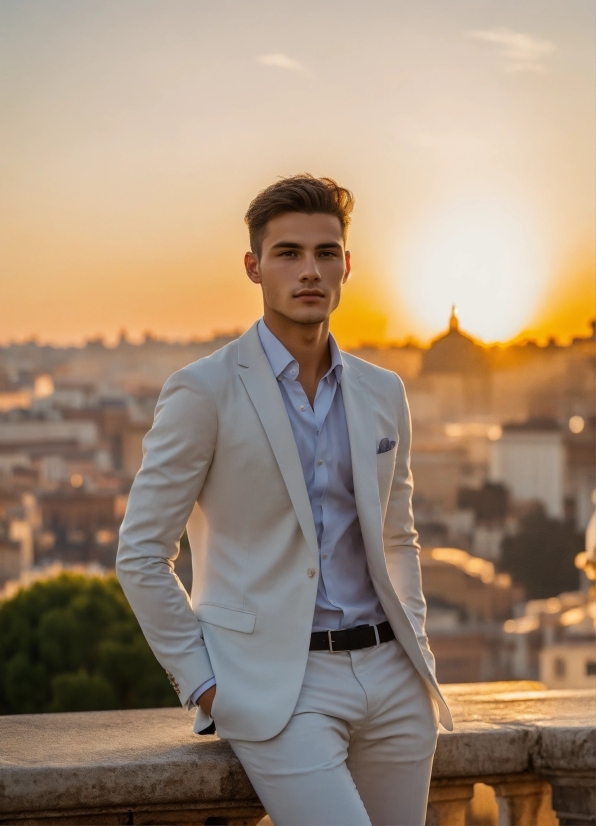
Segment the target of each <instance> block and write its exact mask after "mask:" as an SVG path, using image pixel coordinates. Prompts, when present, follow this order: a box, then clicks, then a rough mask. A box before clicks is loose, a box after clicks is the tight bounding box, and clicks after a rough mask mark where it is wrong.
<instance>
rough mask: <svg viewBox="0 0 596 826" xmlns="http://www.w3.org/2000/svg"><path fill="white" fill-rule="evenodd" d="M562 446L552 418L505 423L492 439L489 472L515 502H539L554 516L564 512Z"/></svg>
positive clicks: (558, 429) (557, 516) (548, 513)
mask: <svg viewBox="0 0 596 826" xmlns="http://www.w3.org/2000/svg"><path fill="white" fill-rule="evenodd" d="M565 464H566V457H565V446H564V442H563V431H562V429H561V427H560V425H558V424H557V422H555V421H553V420H548V419H546V420H540V419H535V420H529V421H527V422H524V423H523V424H507V425H505V426H504V427H503V435H502V436H501V438H500V439H498V440H497V441H495V442H493V445H492V452H491V457H490V471H489V476H490V479H491V481H492V482H500V483H502V484H503V485H505V486H506V488H507V489H508V490H509V492H510V494H511V496H512V498H513V499H514V500H517V501H518V502H540V503H541V504H542V505H543V506H544V509H545V511H546V514H547V515H548V516H550V517H551V518H554V519H561V518H562V517H563V515H564V497H565Z"/></svg>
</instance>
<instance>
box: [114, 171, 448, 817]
mask: <svg viewBox="0 0 596 826" xmlns="http://www.w3.org/2000/svg"><path fill="white" fill-rule="evenodd" d="M352 207H353V197H352V195H351V193H350V192H348V190H346V189H344V188H342V187H340V186H338V185H337V184H336V183H335V182H334V181H332V180H330V179H328V178H321V179H317V178H313V177H312V176H310V175H299V176H296V177H293V178H286V179H284V180H281V181H279V182H278V183H275V184H273V185H272V186H270V187H268V188H267V189H265V190H264V191H263V192H261V193H260V194H259V195H258V196H257V197H256V198H255V200H254V201H253V202H252V203H251V205H250V207H249V210H248V212H247V214H246V221H247V224H248V228H249V233H250V245H251V252H248V253H247V254H246V256H245V267H246V273H247V275H248V277H249V278H250V279H251V281H253V282H254V283H255V284H258V285H260V287H261V290H262V293H263V305H264V313H263V318H262V319H260V320H259V321H258V322H257V323H255V324H254V325H253V326H252V327H251V328H250V329H249V330H248V331H247V332H246V333H244V335H242V336H241V337H240V338H239V339H238V340H237V341H234V342H232V343H231V344H229V345H227V346H226V347H224V348H222V349H221V350H219V351H218V352H216V353H214V354H213V355H211V356H209V357H207V358H204V359H201V360H200V361H198V362H196V363H194V364H191V365H189V366H188V367H185V368H184V369H183V370H180V371H179V372H178V373H176V374H174V375H173V376H172V377H171V378H170V379H168V381H167V382H166V384H165V386H164V388H163V392H162V394H161V397H160V400H159V403H158V405H157V409H156V413H155V422H154V425H153V428H152V430H151V431H150V432H149V433H148V435H147V436H146V438H145V442H144V450H145V455H144V459H143V466H142V468H141V470H140V471H139V473H138V475H137V477H136V479H135V482H134V485H133V487H132V490H131V494H130V499H129V503H128V508H127V511H126V516H125V519H124V522H123V525H122V530H121V537H120V547H119V550H118V560H117V571H118V576H119V578H120V582H121V583H122V586H123V588H124V591H125V593H126V595H127V597H128V599H129V600H130V603H131V605H132V607H133V609H134V611H135V613H136V615H137V617H138V619H139V622H140V624H141V627H142V629H143V631H144V633H145V635H146V637H147V639H148V641H149V644H150V645H151V647H152V649H153V651H154V652H155V655H156V657H157V658H158V660H159V661H160V663H161V664H162V665H163V666H164V668H165V669H166V670H167V672H168V676H169V677H170V680H171V682H172V684H173V686H174V688H175V689H176V691H177V692H178V694H179V696H180V700H181V702H182V703H183V704H184V705H187V706H190V705H192V704H194V703H197V704H198V708H197V715H196V722H195V731H197V732H201V731H205V730H206V729H207V727H208V726H209V725H210V723H211V722H212V719H213V720H214V721H215V723H216V724H217V730H218V733H219V734H220V735H221V736H222V737H226V738H228V740H229V742H230V744H231V746H232V749H233V750H234V752H235V753H236V755H237V756H238V758H239V759H240V761H241V762H242V764H243V766H244V768H245V770H246V772H247V774H248V776H249V778H250V780H251V781H252V783H253V786H254V788H255V790H256V792H257V793H258V795H259V797H260V798H261V801H262V802H263V805H264V806H265V808H266V810H267V811H268V813H269V814H270V816H271V818H272V820H273V822H274V824H275V826H289V825H290V824H293V826H371V824H374V826H398V824H399V825H400V826H421V824H423V823H424V820H425V811H426V802H427V795H428V785H429V781H430V771H431V764H432V758H433V753H434V750H435V744H436V735H437V724H438V717H440V720H441V722H442V723H443V725H445V726H446V727H447V728H450V727H451V718H450V715H449V711H448V709H447V706H446V705H445V702H444V700H443V698H442V696H441V693H440V691H439V687H438V685H437V682H436V679H435V676H434V660H433V656H432V654H431V652H430V650H429V647H428V640H427V638H426V635H425V632H424V621H425V608H426V606H425V602H424V597H423V595H422V589H421V582H420V565H419V557H418V550H419V548H418V544H417V534H416V532H415V530H414V524H413V518H412V507H411V497H412V477H411V473H410V420H409V414H408V408H407V403H406V399H405V393H404V388H403V385H402V383H401V381H400V379H399V378H398V377H397V376H396V375H395V374H394V373H391V372H389V371H387V370H382V369H380V368H378V367H375V366H373V365H371V364H369V363H367V362H364V361H361V360H360V359H357V358H355V357H354V356H351V355H349V354H347V353H342V352H340V350H339V349H338V347H337V344H336V343H335V340H334V339H333V337H332V336H331V334H330V333H329V317H330V315H331V313H332V312H333V311H334V310H335V309H336V307H337V305H338V304H339V300H340V296H341V290H342V286H343V285H344V283H345V282H346V280H347V278H348V276H349V273H350V254H349V252H347V251H346V249H345V241H346V233H347V229H348V224H349V221H350V213H351V211H352ZM185 526H186V527H187V530H188V536H189V540H190V545H191V548H192V554H193V587H192V599H191V600H190V601H189V600H188V597H187V595H186V592H185V591H184V589H183V587H182V585H181V584H180V582H179V580H178V579H177V577H176V575H175V573H174V565H173V562H174V560H175V558H176V556H177V554H178V540H179V539H180V536H181V534H182V532H183V530H184V528H185ZM385 551H388V552H390V553H391V554H393V555H394V556H396V557H397V559H398V575H397V578H396V579H395V581H394V582H393V584H392V582H391V581H390V579H389V576H388V573H387V567H386V565H385ZM207 730H208V729H207Z"/></svg>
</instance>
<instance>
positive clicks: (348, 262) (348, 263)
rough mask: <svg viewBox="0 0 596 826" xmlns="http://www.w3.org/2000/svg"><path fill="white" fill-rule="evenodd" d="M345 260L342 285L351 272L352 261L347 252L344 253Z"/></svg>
mask: <svg viewBox="0 0 596 826" xmlns="http://www.w3.org/2000/svg"><path fill="white" fill-rule="evenodd" d="M345 259H346V268H345V270H344V277H343V278H342V280H341V283H342V284H345V283H346V281H347V280H348V278H349V277H350V273H351V272H352V259H351V257H350V252H349V250H346V252H345Z"/></svg>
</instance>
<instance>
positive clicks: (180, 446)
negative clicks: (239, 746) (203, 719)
mask: <svg viewBox="0 0 596 826" xmlns="http://www.w3.org/2000/svg"><path fill="white" fill-rule="evenodd" d="M216 437H217V412H216V406H215V401H214V399H213V396H212V394H211V391H210V389H209V388H208V387H204V386H203V385H202V384H201V383H200V381H199V380H198V379H197V378H196V377H195V376H194V375H192V374H190V372H189V371H188V370H187V369H184V370H181V371H180V372H178V373H175V374H174V375H173V376H171V377H170V378H169V379H168V381H167V382H166V383H165V385H164V387H163V390H162V392H161V395H160V398H159V401H158V403H157V407H156V410H155V419H154V422H153V427H152V428H151V430H150V431H149V433H148V434H147V435H146V436H145V439H144V440H143V463H142V465H141V469H140V470H139V472H138V474H137V476H136V478H135V480H134V483H133V485H132V489H131V491H130V496H129V499H128V505H127V508H126V513H125V516H124V520H123V522H122V527H121V529H120V543H119V547H118V555H117V559H116V573H117V576H118V579H119V580H120V583H121V585H122V588H123V590H124V593H125V594H126V597H127V598H128V601H129V602H130V605H131V607H132V609H133V611H134V613H135V614H136V616H137V619H138V621H139V624H140V626H141V629H142V630H143V633H144V635H145V637H146V639H147V642H148V643H149V645H150V646H151V649H152V650H153V653H154V654H155V656H156V657H157V659H158V661H159V662H160V663H161V665H162V666H163V667H164V668H165V669H166V672H167V673H168V677H169V679H170V682H171V683H172V685H173V686H174V688H175V689H176V691H177V693H178V695H179V697H180V701H181V703H182V704H183V705H186V704H187V703H188V701H189V698H190V696H191V694H192V692H193V691H194V690H195V689H196V687H197V686H198V685H201V683H204V682H205V681H207V680H209V679H211V678H212V677H213V670H212V668H211V663H210V661H209V656H208V653H207V649H206V648H205V643H204V642H203V636H202V633H201V626H200V624H199V622H198V620H197V618H196V617H195V615H194V612H193V610H192V607H191V604H190V600H189V597H188V594H187V593H186V591H185V589H184V587H183V585H182V583H181V582H180V580H179V579H178V577H177V576H176V574H175V573H174V560H175V559H176V557H177V556H178V553H179V550H180V544H179V540H180V537H181V535H182V533H183V531H184V528H185V525H186V523H187V521H188V518H189V516H190V513H191V511H192V508H193V506H194V504H195V502H196V500H197V497H198V495H199V493H200V491H201V489H202V487H203V484H204V481H205V478H206V476H207V473H208V471H209V467H210V464H211V460H212V457H213V452H214V449H215V442H216Z"/></svg>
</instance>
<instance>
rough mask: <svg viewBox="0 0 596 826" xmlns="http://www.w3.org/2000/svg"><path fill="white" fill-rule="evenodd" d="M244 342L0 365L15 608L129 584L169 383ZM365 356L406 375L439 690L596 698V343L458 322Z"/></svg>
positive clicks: (3, 476)
mask: <svg viewBox="0 0 596 826" xmlns="http://www.w3.org/2000/svg"><path fill="white" fill-rule="evenodd" d="M593 326H595V327H596V324H595V325H593ZM233 338H235V336H233V335H232V336H219V337H216V338H214V339H212V340H210V341H194V342H190V343H178V344H176V343H169V342H166V341H161V340H159V339H157V338H154V337H152V336H150V335H148V336H147V337H146V338H145V340H144V342H142V343H132V342H130V341H129V340H127V338H126V335H125V334H122V335H121V337H120V340H119V342H118V344H117V345H116V346H113V347H109V346H107V345H106V344H105V343H104V342H103V341H102V340H99V339H98V340H92V341H88V342H87V344H86V345H85V346H84V347H80V348H77V347H70V348H58V347H51V346H40V345H38V344H37V343H35V342H28V343H24V344H12V345H9V346H6V347H3V348H0V598H2V597H4V598H6V597H10V596H11V595H13V594H14V593H16V592H17V591H18V590H19V588H21V587H23V586H24V585H26V584H28V583H31V582H32V581H34V580H36V579H38V578H44V577H47V576H50V575H52V574H53V573H55V572H56V571H57V570H60V569H63V568H71V567H75V568H78V569H81V568H82V569H83V570H86V571H88V572H91V573H92V572H94V571H96V572H101V571H106V570H110V569H112V568H113V567H114V560H115V554H116V548H117V540H118V528H119V525H120V521H121V519H122V516H123V514H124V511H125V508H126V502H127V496H128V491H129V490H130V486H131V483H132V480H133V478H134V476H135V473H136V472H137V470H138V469H139V467H140V464H141V460H142V439H143V437H144V435H145V433H146V432H147V430H148V429H149V428H150V426H151V422H152V417H153V411H154V408H155V404H156V401H157V398H158V396H159V392H160V389H161V386H162V384H163V382H164V381H165V379H166V378H167V377H168V376H169V375H170V374H171V373H172V372H174V371H175V370H177V369H179V368H180V367H182V366H183V365H185V364H188V363H189V362H192V361H195V360H196V359H199V358H202V357H203V356H206V355H208V354H210V353H212V352H213V351H215V350H217V349H218V348H220V347H221V346H223V345H224V344H226V343H227V342H228V341H231V340H233ZM354 353H355V355H357V356H359V357H360V358H363V359H366V360H368V361H370V362H373V363H375V364H378V365H380V366H382V367H386V368H388V369H390V370H394V371H395V372H397V373H398V374H399V375H400V376H401V377H402V379H403V380H404V383H405V385H406V389H407V392H408V398H409V403H410V408H411V414H412V420H413V445H412V468H413V472H414V482H415V496H414V509H415V516H416V525H417V528H418V531H419V533H420V540H421V545H422V555H421V560H422V574H423V581H424V589H425V593H426V596H427V601H428V633H429V637H430V639H431V645H432V647H433V650H434V652H435V655H436V657H437V671H438V677H439V680H440V681H442V682H448V683H449V682H451V683H453V682H458V683H460V682H477V681H489V680H506V679H541V680H542V681H543V682H545V683H546V684H547V686H549V687H553V688H556V687H562V688H582V687H588V686H596V653H595V648H594V639H595V638H594V622H595V619H596V615H595V612H594V600H593V598H592V599H591V600H590V591H589V581H588V579H587V578H586V576H585V575H584V573H583V572H582V570H581V569H582V567H583V565H584V563H585V559H586V550H587V551H588V553H589V552H590V549H591V545H594V543H595V541H596V536H595V534H596V527H595V525H594V517H593V513H594V499H593V497H594V490H595V488H596V471H595V455H596V438H595V426H596V422H595V409H594V403H595V401H594V400H595V373H594V355H595V353H594V338H593V336H592V337H586V338H576V339H574V340H573V341H572V342H571V343H570V344H568V345H566V346H561V345H558V344H557V343H555V341H554V340H552V341H550V342H549V343H548V344H547V345H546V346H538V345H537V344H536V343H534V342H527V343H525V344H520V345H516V346H510V347H497V346H495V347H490V348H487V347H484V346H482V345H480V344H478V343H477V342H475V341H474V340H473V339H472V338H471V337H470V336H468V335H466V333H465V332H464V331H462V330H461V329H460V326H459V323H458V319H457V315H456V312H455V310H454V311H453V312H452V315H451V318H450V319H449V322H448V327H447V330H446V331H445V333H444V334H442V335H441V336H439V337H438V338H437V339H435V340H434V341H433V342H432V344H431V345H430V347H428V348H422V347H420V346H418V345H416V344H413V343H412V344H405V345H400V346H387V347H382V348H381V347H376V346H372V345H371V346H365V347H361V348H359V349H358V350H355V351H354ZM586 536H587V537H588V538H587V540H586ZM586 541H587V543H588V547H587V548H586ZM181 546H182V550H181V553H180V556H179V558H178V560H177V562H176V571H177V573H178V574H179V575H180V577H181V579H182V581H183V582H184V584H185V586H186V587H187V588H190V584H191V581H192V570H191V562H190V554H189V552H188V547H187V543H186V542H185V537H183V540H182V543H181ZM387 562H388V568H389V571H390V573H391V569H392V565H393V560H392V559H391V558H389V559H388V560H387Z"/></svg>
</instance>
